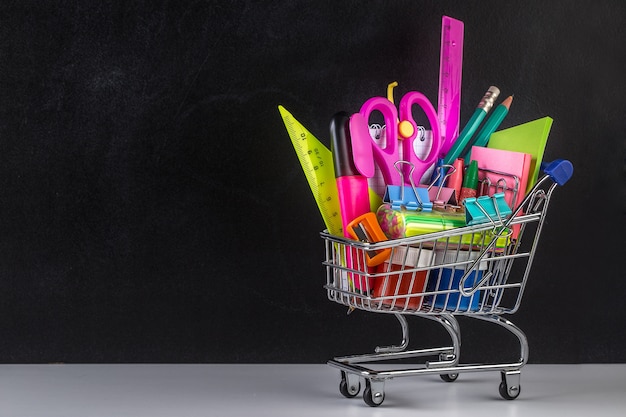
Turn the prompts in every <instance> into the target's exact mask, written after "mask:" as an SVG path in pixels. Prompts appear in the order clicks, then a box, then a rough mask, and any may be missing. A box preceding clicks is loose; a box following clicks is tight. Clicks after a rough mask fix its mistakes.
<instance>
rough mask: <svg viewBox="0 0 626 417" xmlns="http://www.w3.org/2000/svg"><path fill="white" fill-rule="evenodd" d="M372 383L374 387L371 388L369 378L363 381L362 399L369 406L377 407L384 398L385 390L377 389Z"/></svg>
mask: <svg viewBox="0 0 626 417" xmlns="http://www.w3.org/2000/svg"><path fill="white" fill-rule="evenodd" d="M376 385H378V384H374V388H372V383H371V382H370V380H369V379H367V380H366V381H365V390H364V391H363V401H365V404H367V405H369V406H370V407H378V406H379V405H381V404H382V403H383V401H384V400H385V392H384V391H383V390H382V389H377V387H376Z"/></svg>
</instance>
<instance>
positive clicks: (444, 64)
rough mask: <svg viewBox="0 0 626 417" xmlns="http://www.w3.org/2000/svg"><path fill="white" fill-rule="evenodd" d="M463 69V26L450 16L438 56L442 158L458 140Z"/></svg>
mask: <svg viewBox="0 0 626 417" xmlns="http://www.w3.org/2000/svg"><path fill="white" fill-rule="evenodd" d="M462 69H463V22H461V21H460V20H456V19H453V18H451V17H448V16H443V18H442V19H441V54H440V56H439V101H438V108H437V115H438V116H439V131H440V132H441V135H442V136H443V145H442V147H441V154H442V156H443V155H445V154H446V153H448V151H449V150H450V147H452V144H453V143H454V141H455V140H456V138H457V137H458V136H459V124H460V119H461V70H462Z"/></svg>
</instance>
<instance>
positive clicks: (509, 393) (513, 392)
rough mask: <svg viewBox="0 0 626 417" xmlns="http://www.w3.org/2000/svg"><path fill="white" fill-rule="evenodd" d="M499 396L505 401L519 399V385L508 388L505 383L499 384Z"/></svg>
mask: <svg viewBox="0 0 626 417" xmlns="http://www.w3.org/2000/svg"><path fill="white" fill-rule="evenodd" d="M499 390H500V396H501V397H502V398H504V399H505V400H514V399H516V398H517V397H519V395H520V392H521V391H522V389H521V387H520V386H519V385H516V386H511V387H509V386H508V385H507V384H506V382H505V381H502V382H500V387H499Z"/></svg>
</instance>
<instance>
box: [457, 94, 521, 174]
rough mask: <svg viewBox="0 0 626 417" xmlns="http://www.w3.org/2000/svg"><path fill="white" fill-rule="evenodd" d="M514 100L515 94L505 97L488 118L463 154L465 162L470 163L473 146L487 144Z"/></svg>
mask: <svg viewBox="0 0 626 417" xmlns="http://www.w3.org/2000/svg"><path fill="white" fill-rule="evenodd" d="M512 101H513V96H509V97H507V98H505V99H504V101H503V102H502V103H500V104H499V105H498V106H497V107H496V108H495V109H494V111H493V113H491V116H489V118H488V119H487V121H486V122H485V124H484V125H483V127H482V128H481V129H480V130H479V131H478V133H477V134H476V137H475V138H474V140H473V141H472V142H470V146H467V147H466V148H465V149H464V150H463V152H462V153H461V155H462V156H463V157H464V158H465V163H466V164H469V163H470V150H471V149H472V146H487V142H489V138H490V137H491V134H492V133H493V132H495V131H496V129H498V127H500V123H502V121H503V120H504V118H505V117H506V115H507V114H508V113H509V108H510V107H511V102H512Z"/></svg>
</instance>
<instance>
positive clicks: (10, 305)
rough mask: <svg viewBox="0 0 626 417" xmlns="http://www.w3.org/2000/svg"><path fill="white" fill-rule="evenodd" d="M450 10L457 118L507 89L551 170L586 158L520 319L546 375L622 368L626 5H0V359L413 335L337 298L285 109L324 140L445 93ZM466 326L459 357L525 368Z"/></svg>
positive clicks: (551, 228) (336, 349) (418, 324)
mask: <svg viewBox="0 0 626 417" xmlns="http://www.w3.org/2000/svg"><path fill="white" fill-rule="evenodd" d="M444 14H446V15H449V16H452V17H455V18H457V19H460V20H463V21H464V22H465V51H464V66H463V90H462V101H463V106H462V111H461V121H462V123H464V122H466V121H467V119H468V118H469V116H470V115H471V113H472V111H473V109H474V107H475V105H476V104H477V102H478V100H479V99H480V97H482V94H483V93H484V91H485V90H486V88H487V87H488V86H489V85H497V86H498V87H500V89H501V90H502V92H503V93H502V94H503V95H509V94H515V100H514V103H513V105H512V107H511V112H510V113H509V116H508V117H507V118H506V120H505V121H504V123H503V125H502V127H503V128H504V127H510V126H513V125H516V124H520V123H524V122H526V121H530V120H534V119H537V118H540V117H544V116H551V117H552V118H554V124H553V127H552V131H551V134H550V139H549V142H548V146H547V149H546V158H547V159H552V158H557V157H559V158H567V159H569V160H571V161H572V162H573V164H574V166H575V170H576V171H575V176H574V178H573V179H572V180H571V181H570V183H568V184H567V186H566V187H563V188H562V189H559V190H558V192H557V193H555V195H554V200H553V203H552V206H551V213H550V215H549V218H548V221H547V223H546V225H545V229H544V232H543V239H542V241H541V244H540V247H539V253H538V255H537V257H536V260H535V265H534V266H535V268H534V270H533V273H532V276H531V279H530V282H529V286H528V289H527V291H526V294H525V299H524V302H523V303H522V308H521V310H520V311H519V312H518V313H517V314H516V315H515V316H514V317H511V319H512V320H513V321H514V322H515V323H517V324H518V325H519V326H520V327H522V328H523V329H524V330H525V331H526V333H527V334H528V337H529V341H530V347H531V362H534V363H572V362H574V363H575V362H624V361H625V360H626V336H625V332H624V330H623V329H624V328H625V326H626V309H625V307H624V306H625V305H626V303H625V302H624V299H625V297H626V284H625V279H624V272H623V265H624V261H625V259H624V255H625V253H624V246H623V241H624V237H623V236H624V214H625V204H624V189H625V187H624V179H625V172H626V171H625V169H624V167H625V164H624V162H625V153H624V143H625V141H624V131H625V130H626V120H625V116H626V114H625V112H624V107H623V105H622V103H623V100H624V96H625V93H626V87H625V85H626V83H625V82H624V77H625V76H626V67H625V66H624V62H625V60H626V31H625V29H624V27H625V25H624V22H625V21H626V3H624V2H623V1H601V0H593V1H582V0H580V1H544V0H531V1H529V0H527V1H491V0H490V1H480V2H478V1H476V2H467V1H461V0H458V1H388V0H385V1H362V2H359V1H351V0H349V1H340V2H337V1H302V0H301V1H295V0H289V1H284V0H281V1H274V2H269V1H268V2H251V1H221V2H219V1H204V2H203V1H176V2H174V1H90V2H89V1H85V2H81V1H58V2H34V1H19V2H18V1H4V2H2V3H1V4H0V362H2V363H25V362H27V363H31V362H32V363H46V362H72V363H75V362H323V361H325V360H326V359H328V358H329V357H331V356H335V355H338V354H349V353H359V352H363V351H368V350H370V349H372V348H373V347H374V346H376V345H378V344H381V343H382V344H385V343H393V342H397V341H399V337H400V334H399V327H398V326H397V325H396V324H395V322H394V320H393V318H392V317H389V316H384V317H383V316H378V315H374V314H367V313H362V312H355V313H354V314H353V315H351V316H350V317H346V314H345V309H344V308H343V307H341V306H338V305H336V304H332V303H330V302H329V301H328V300H327V299H326V295H325V292H324V290H323V288H322V285H323V282H324V279H325V276H324V270H323V268H322V266H321V264H320V262H321V260H322V256H323V242H322V241H321V240H320V239H319V237H318V232H319V231H320V230H321V229H322V228H323V223H322V221H321V218H320V216H319V214H318V212H317V209H316V207H315V204H314V201H313V199H312V197H311V195H310V191H309V189H308V186H307V184H306V181H305V178H304V176H303V174H302V171H301V169H300V166H299V163H298V161H297V158H296V156H295V153H294V151H293V148H292V147H291V144H290V141H289V138H288V135H287V133H286V131H285V129H284V125H283V124H282V121H281V118H280V116H279V113H278V110H277V105H278V104H282V105H284V106H285V107H286V108H287V109H288V110H290V111H291V112H292V113H293V114H294V116H295V117H296V118H297V119H298V120H300V121H301V122H302V123H303V124H305V125H306V126H307V127H308V128H309V130H311V131H312V132H313V133H314V134H315V135H317V137H318V138H320V139H321V140H322V141H323V142H325V143H328V122H329V119H330V116H331V115H332V114H333V113H335V112H336V111H339V110H346V111H352V112H354V111H357V110H358V108H359V107H360V105H361V104H362V103H363V101H365V100H366V99H367V98H369V97H371V96H373V95H384V94H385V91H386V86H387V84H388V83H389V82H391V81H394V80H395V81H398V82H399V84H400V85H399V87H398V89H397V94H398V95H400V94H402V93H403V92H406V91H409V90H419V91H422V92H424V93H425V94H426V95H427V96H428V97H429V98H430V99H431V100H432V101H433V102H434V103H436V100H437V86H438V69H439V41H440V27H441V16H442V15H444ZM411 323H412V325H413V330H414V331H415V333H414V337H413V340H415V341H416V343H418V344H420V343H421V344H422V345H435V344H438V343H446V338H445V334H444V332H443V331H442V330H441V329H439V328H437V327H436V326H435V325H434V324H431V323H430V322H429V321H426V322H424V321H419V320H413V321H411ZM461 324H462V326H464V347H465V349H466V350H465V351H464V357H466V358H469V359H472V358H474V357H475V358H476V359H477V360H480V361H482V360H484V359H494V358H495V359H496V360H498V359H500V358H501V357H511V356H513V357H514V358H515V355H516V353H515V350H514V345H513V344H511V340H510V338H509V337H508V336H507V335H506V334H504V333H502V332H499V331H492V329H490V328H489V326H486V325H484V324H481V323H474V322H472V321H469V320H467V319H465V320H463V319H461ZM510 349H513V350H510ZM507 355H508V356H507Z"/></svg>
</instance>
